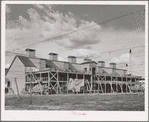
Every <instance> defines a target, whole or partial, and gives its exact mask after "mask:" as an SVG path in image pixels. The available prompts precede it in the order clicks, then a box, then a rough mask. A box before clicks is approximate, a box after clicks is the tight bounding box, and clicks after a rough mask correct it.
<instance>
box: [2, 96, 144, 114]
mask: <svg viewBox="0 0 149 122" xmlns="http://www.w3.org/2000/svg"><path fill="white" fill-rule="evenodd" d="M144 101H145V98H144V94H99V95H98V94H84V95H83V94H69V95H49V96H46V95H45V96H41V95H40V96H37V95H33V96H32V104H30V95H21V98H20V99H18V97H17V95H6V96H5V110H66V111H69V110H79V111H80V110H82V111H144V110H145V108H144V107H145V102H144Z"/></svg>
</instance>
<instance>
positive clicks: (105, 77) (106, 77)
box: [105, 76, 107, 93]
mask: <svg viewBox="0 0 149 122" xmlns="http://www.w3.org/2000/svg"><path fill="white" fill-rule="evenodd" d="M106 84H107V76H105V93H106Z"/></svg>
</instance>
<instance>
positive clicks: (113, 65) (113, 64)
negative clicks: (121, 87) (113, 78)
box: [110, 63, 116, 74]
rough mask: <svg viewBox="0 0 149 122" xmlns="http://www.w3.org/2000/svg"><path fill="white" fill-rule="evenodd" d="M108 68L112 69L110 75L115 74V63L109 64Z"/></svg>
mask: <svg viewBox="0 0 149 122" xmlns="http://www.w3.org/2000/svg"><path fill="white" fill-rule="evenodd" d="M110 68H111V69H112V74H116V63H110Z"/></svg>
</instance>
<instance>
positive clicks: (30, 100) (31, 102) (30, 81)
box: [30, 80, 32, 105]
mask: <svg viewBox="0 0 149 122" xmlns="http://www.w3.org/2000/svg"><path fill="white" fill-rule="evenodd" d="M31 104H32V80H31V81H30V105H31Z"/></svg>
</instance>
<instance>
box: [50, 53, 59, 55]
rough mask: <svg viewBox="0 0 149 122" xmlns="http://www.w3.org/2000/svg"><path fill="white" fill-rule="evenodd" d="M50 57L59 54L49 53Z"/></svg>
mask: <svg viewBox="0 0 149 122" xmlns="http://www.w3.org/2000/svg"><path fill="white" fill-rule="evenodd" d="M49 55H58V54H57V53H49Z"/></svg>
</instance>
